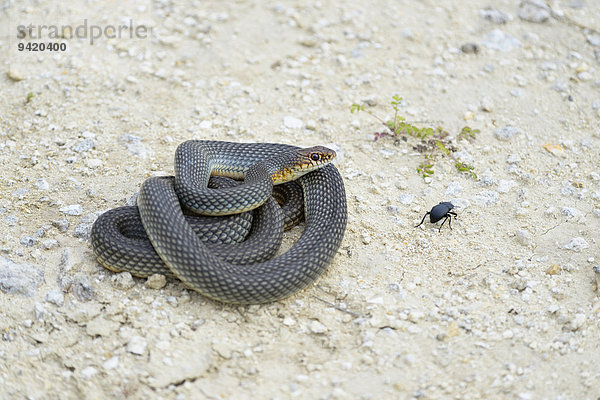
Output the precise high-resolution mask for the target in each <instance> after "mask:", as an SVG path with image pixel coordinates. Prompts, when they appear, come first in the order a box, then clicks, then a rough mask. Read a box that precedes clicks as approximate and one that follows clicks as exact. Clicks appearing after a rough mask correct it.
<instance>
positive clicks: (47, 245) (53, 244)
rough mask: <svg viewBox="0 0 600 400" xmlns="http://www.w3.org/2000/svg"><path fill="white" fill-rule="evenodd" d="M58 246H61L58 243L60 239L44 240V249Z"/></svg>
mask: <svg viewBox="0 0 600 400" xmlns="http://www.w3.org/2000/svg"><path fill="white" fill-rule="evenodd" d="M58 246H59V243H58V240H56V239H46V240H44V241H42V248H43V249H44V250H50V249H53V248H55V247H58Z"/></svg>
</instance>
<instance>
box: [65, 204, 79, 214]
mask: <svg viewBox="0 0 600 400" xmlns="http://www.w3.org/2000/svg"><path fill="white" fill-rule="evenodd" d="M59 211H60V212H62V213H63V214H67V215H81V214H83V207H81V205H79V204H72V205H70V206H65V207H61V208H60V209H59Z"/></svg>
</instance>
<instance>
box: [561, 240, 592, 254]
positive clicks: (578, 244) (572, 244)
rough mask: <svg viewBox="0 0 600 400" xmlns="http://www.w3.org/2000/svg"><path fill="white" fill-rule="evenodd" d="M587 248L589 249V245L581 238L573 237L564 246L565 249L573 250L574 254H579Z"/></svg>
mask: <svg viewBox="0 0 600 400" xmlns="http://www.w3.org/2000/svg"><path fill="white" fill-rule="evenodd" d="M588 247H590V245H589V244H588V242H587V241H586V240H585V239H584V238H582V237H574V238H573V239H571V240H570V241H569V243H567V244H565V249H568V250H573V251H575V252H580V251H581V250H584V249H587V248H588Z"/></svg>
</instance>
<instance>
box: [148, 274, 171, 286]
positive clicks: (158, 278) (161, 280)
mask: <svg viewBox="0 0 600 400" xmlns="http://www.w3.org/2000/svg"><path fill="white" fill-rule="evenodd" d="M166 284H167V278H166V277H165V276H164V275H162V274H153V275H150V276H149V277H148V279H147V280H146V286H147V287H149V288H150V289H155V290H158V289H162V288H164V287H165V285H166Z"/></svg>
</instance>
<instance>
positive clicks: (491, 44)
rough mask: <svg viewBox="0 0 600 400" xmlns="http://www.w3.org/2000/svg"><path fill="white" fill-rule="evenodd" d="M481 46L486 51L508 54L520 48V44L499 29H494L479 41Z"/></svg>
mask: <svg viewBox="0 0 600 400" xmlns="http://www.w3.org/2000/svg"><path fill="white" fill-rule="evenodd" d="M481 44H482V45H483V46H485V47H487V48H488V49H492V50H498V51H503V52H508V51H511V50H514V49H516V48H517V47H519V46H521V42H520V41H519V40H518V39H517V38H515V37H514V36H511V35H509V34H507V33H504V32H503V31H501V30H500V29H494V30H493V31H491V32H489V33H487V34H486V35H485V36H484V37H483V39H482V40H481Z"/></svg>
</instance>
